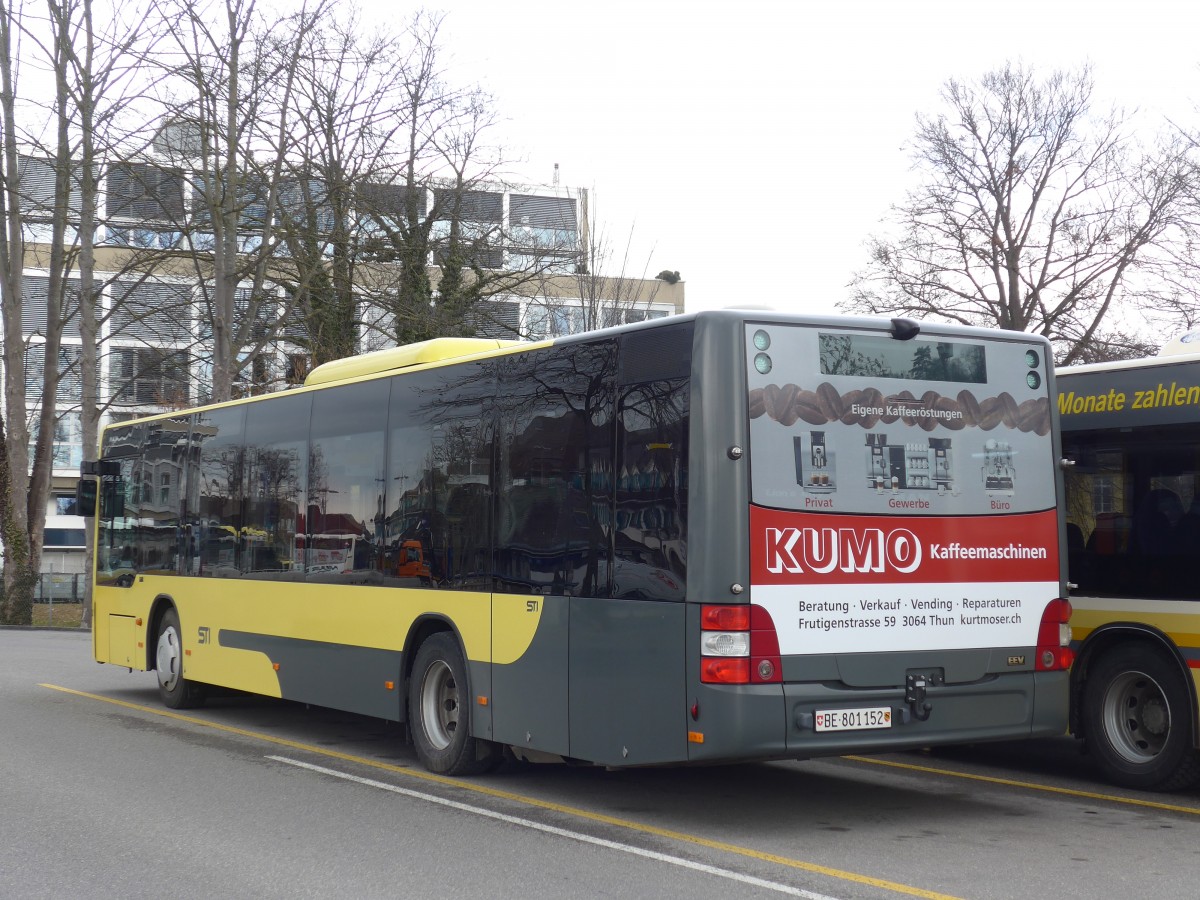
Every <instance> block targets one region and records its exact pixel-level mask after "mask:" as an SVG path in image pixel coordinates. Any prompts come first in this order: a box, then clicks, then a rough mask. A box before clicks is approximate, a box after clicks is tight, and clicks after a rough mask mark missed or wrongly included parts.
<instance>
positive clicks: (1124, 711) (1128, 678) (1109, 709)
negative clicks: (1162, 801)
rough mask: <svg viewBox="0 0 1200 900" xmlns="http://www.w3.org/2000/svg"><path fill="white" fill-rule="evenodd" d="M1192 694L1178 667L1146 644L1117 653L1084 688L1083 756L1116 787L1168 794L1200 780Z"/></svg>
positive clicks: (1106, 659)
mask: <svg viewBox="0 0 1200 900" xmlns="http://www.w3.org/2000/svg"><path fill="white" fill-rule="evenodd" d="M1193 715H1194V709H1193V704H1192V699H1191V694H1190V693H1189V691H1188V690H1187V686H1186V685H1185V683H1184V681H1183V677H1182V675H1181V674H1180V672H1179V670H1178V667H1176V666H1173V665H1172V664H1171V663H1170V662H1169V661H1168V660H1166V659H1164V658H1163V656H1162V654H1161V653H1157V652H1155V651H1154V650H1152V649H1150V648H1149V647H1147V646H1146V645H1144V644H1142V645H1136V644H1135V645H1131V646H1126V647H1118V648H1117V649H1115V650H1112V651H1110V652H1108V653H1105V654H1104V655H1103V656H1101V657H1100V658H1099V659H1098V660H1097V661H1096V662H1095V663H1094V664H1093V665H1092V667H1091V669H1090V671H1089V672H1088V675H1087V683H1086V684H1085V685H1084V688H1083V724H1084V727H1085V729H1086V730H1085V732H1084V735H1085V737H1086V738H1087V746H1088V751H1089V752H1090V753H1091V754H1092V755H1093V756H1094V757H1095V758H1096V761H1097V762H1098V763H1099V764H1100V768H1101V769H1103V771H1104V774H1105V775H1106V776H1108V778H1109V779H1111V780H1112V781H1113V782H1114V783H1116V784H1119V785H1121V786H1122V787H1129V788H1137V789H1140V790H1160V791H1173V790H1179V789H1182V788H1186V787H1189V786H1191V785H1193V784H1196V783H1197V781H1200V753H1197V751H1196V749H1195V748H1194V747H1193V746H1192V716H1193Z"/></svg>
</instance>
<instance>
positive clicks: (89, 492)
mask: <svg viewBox="0 0 1200 900" xmlns="http://www.w3.org/2000/svg"><path fill="white" fill-rule="evenodd" d="M98 484H99V482H98V481H96V480H95V479H94V478H80V479H79V483H78V484H76V485H75V512H76V514H77V515H80V516H87V517H91V516H94V515H95V514H96V489H97V485H98Z"/></svg>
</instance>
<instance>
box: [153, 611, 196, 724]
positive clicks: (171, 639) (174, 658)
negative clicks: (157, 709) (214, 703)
mask: <svg viewBox="0 0 1200 900" xmlns="http://www.w3.org/2000/svg"><path fill="white" fill-rule="evenodd" d="M182 635H183V632H182V631H181V630H180V628H179V614H178V613H177V612H175V610H174V608H172V609H168V610H167V611H166V612H165V613H163V617H162V619H161V620H160V621H159V623H158V646H157V653H156V657H155V664H154V668H155V671H156V672H157V673H158V696H159V697H161V698H162V702H163V704H164V705H165V706H167V707H169V708H170V709H190V708H192V707H196V706H203V705H204V687H203V686H202V685H200V684H197V683H196V682H194V681H188V679H186V678H184V677H183V640H182Z"/></svg>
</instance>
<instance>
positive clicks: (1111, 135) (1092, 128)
mask: <svg viewBox="0 0 1200 900" xmlns="http://www.w3.org/2000/svg"><path fill="white" fill-rule="evenodd" d="M943 99H944V101H945V103H946V105H947V107H948V112H947V113H945V114H943V115H938V116H933V117H926V116H918V119H917V132H916V135H915V138H914V144H913V155H914V160H915V164H916V168H917V171H918V173H919V176H920V178H921V183H920V185H919V186H918V187H917V188H915V189H914V190H913V191H911V192H910V194H909V196H908V198H907V199H906V201H905V202H904V203H903V204H901V205H899V206H897V207H895V208H894V209H893V214H894V215H893V225H894V226H895V233H894V236H885V237H873V238H872V239H871V240H870V241H869V242H868V246H869V249H870V259H871V261H870V264H869V266H868V268H867V269H866V270H865V271H864V272H862V273H860V274H859V275H858V276H857V277H856V279H855V282H854V284H853V295H852V298H851V300H850V301H849V302H848V303H846V304H844V307H845V308H847V309H849V310H851V311H854V312H863V313H868V314H887V315H896V314H900V315H915V316H918V317H921V316H930V317H935V318H942V319H949V320H951V321H956V322H962V323H967V324H973V325H988V326H993V327H1000V328H1006V329H1012V330H1018V331H1031V332H1035V333H1038V334H1042V335H1045V336H1046V337H1048V338H1050V340H1051V341H1053V342H1054V345H1055V348H1056V353H1057V356H1058V361H1059V362H1060V363H1063V364H1067V363H1072V362H1079V361H1082V360H1083V359H1089V358H1099V357H1113V356H1123V355H1129V354H1135V355H1136V354H1139V353H1141V352H1142V350H1143V349H1144V341H1143V340H1141V339H1139V336H1138V335H1137V334H1136V333H1131V332H1129V331H1128V330H1127V329H1125V328H1124V327H1123V326H1122V325H1121V324H1120V321H1119V318H1118V316H1117V313H1118V312H1119V311H1120V308H1121V306H1122V305H1123V304H1131V305H1136V304H1137V303H1138V302H1139V296H1142V295H1148V294H1150V293H1152V292H1153V291H1154V290H1155V289H1156V287H1157V286H1158V284H1159V282H1160V278H1161V275H1162V268H1161V258H1160V257H1161V253H1160V251H1161V248H1163V247H1165V246H1167V245H1168V244H1169V243H1171V242H1172V241H1175V240H1177V239H1178V237H1179V236H1180V231H1179V227H1180V213H1181V200H1182V198H1183V195H1184V192H1185V190H1186V188H1187V186H1188V184H1189V181H1190V177H1191V166H1190V163H1189V161H1188V159H1187V152H1186V151H1187V148H1186V146H1185V145H1184V144H1183V142H1181V141H1179V140H1170V141H1168V142H1167V143H1165V144H1163V145H1161V146H1159V147H1156V148H1153V149H1144V148H1142V147H1141V146H1139V145H1138V144H1137V143H1136V142H1135V140H1134V139H1133V138H1132V137H1131V135H1130V131H1129V121H1128V120H1127V119H1126V118H1124V117H1122V116H1121V115H1120V114H1118V113H1117V112H1115V111H1114V112H1108V113H1104V114H1095V113H1094V110H1093V80H1092V75H1091V71H1090V69H1089V68H1086V67H1085V68H1083V69H1081V70H1078V71H1075V72H1054V73H1051V74H1050V75H1048V76H1046V77H1044V78H1043V77H1040V76H1039V75H1038V74H1037V73H1036V72H1034V71H1032V70H1031V69H1028V68H1026V67H1024V66H1020V65H1011V64H1010V65H1006V66H1005V67H1004V68H1002V69H999V70H997V71H994V72H990V73H988V74H986V75H984V76H983V77H982V79H980V81H979V82H978V83H977V84H972V83H967V82H962V81H957V80H951V81H950V82H948V83H947V85H946V87H945V88H944V90H943Z"/></svg>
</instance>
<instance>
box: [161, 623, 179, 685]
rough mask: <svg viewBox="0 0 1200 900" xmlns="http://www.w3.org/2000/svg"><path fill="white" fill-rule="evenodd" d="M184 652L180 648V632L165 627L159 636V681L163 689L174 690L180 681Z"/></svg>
mask: <svg viewBox="0 0 1200 900" xmlns="http://www.w3.org/2000/svg"><path fill="white" fill-rule="evenodd" d="M182 658H183V654H182V653H181V652H180V650H179V632H177V631H176V630H175V629H174V628H171V627H167V628H164V629H163V631H162V634H160V635H159V636H158V663H157V666H156V668H157V669H158V683H159V684H160V685H162V688H163V690H166V691H173V690H175V685H177V684H178V683H179V675H180V670H181V661H182Z"/></svg>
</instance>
